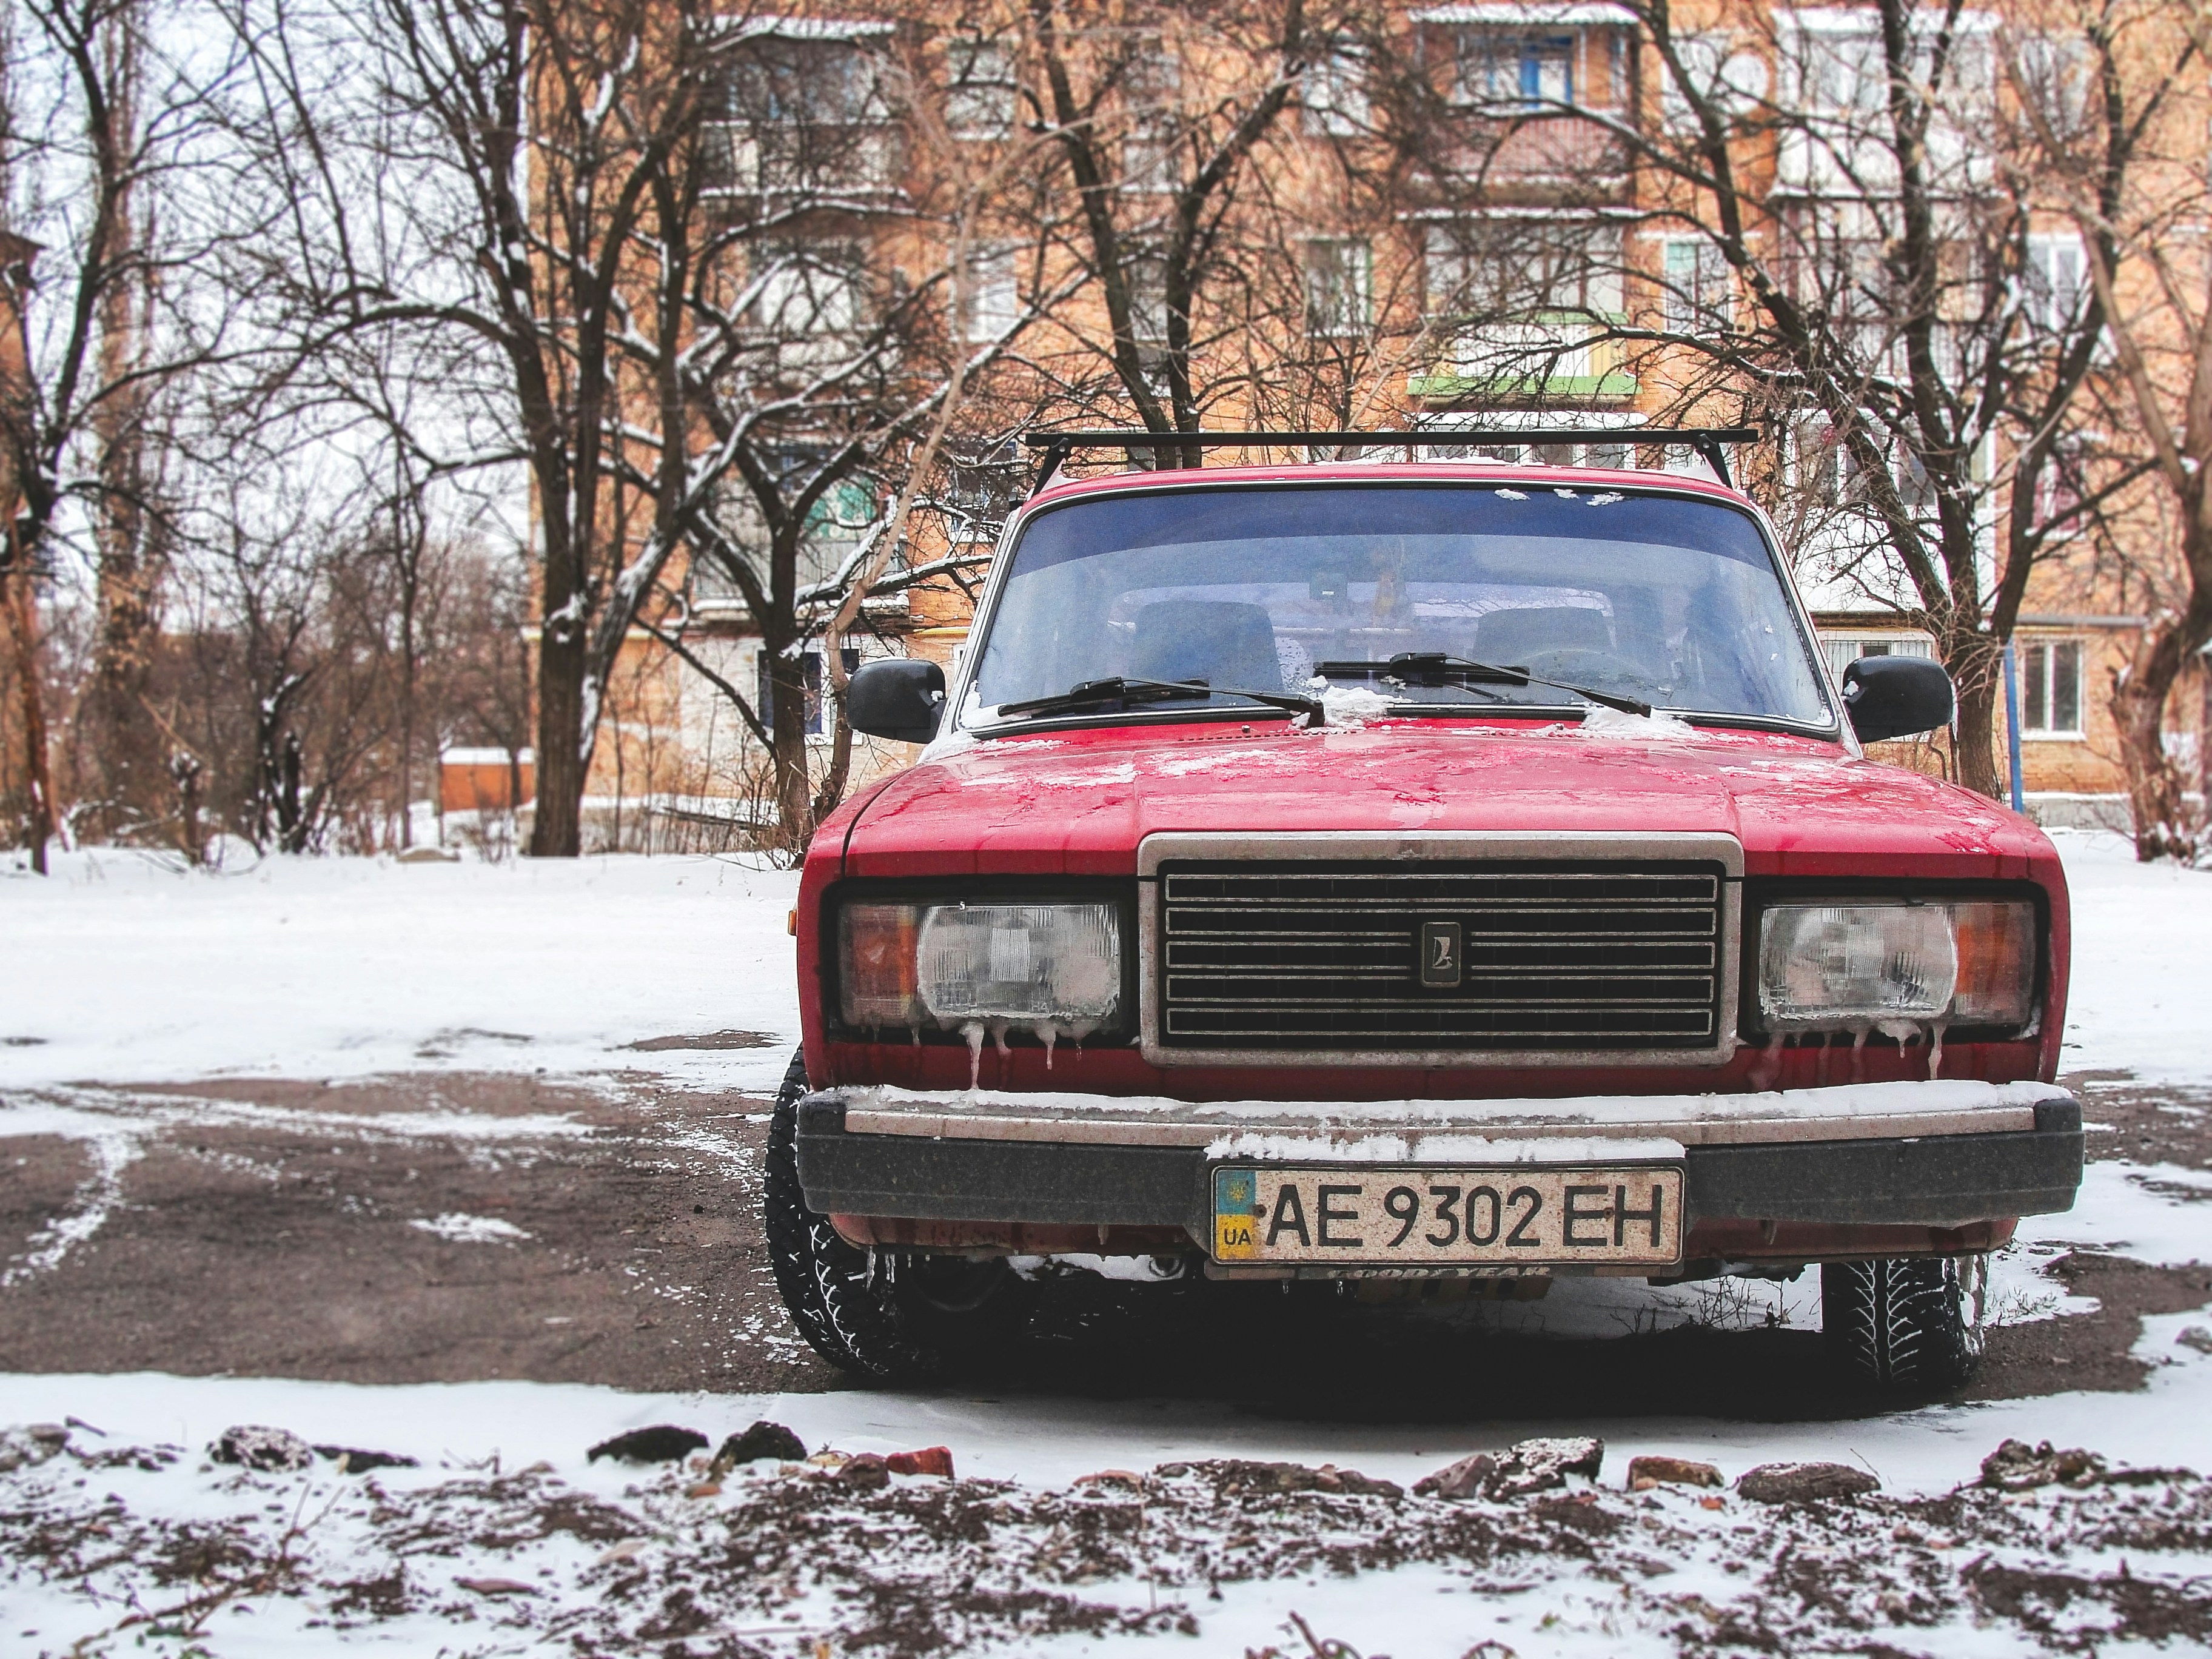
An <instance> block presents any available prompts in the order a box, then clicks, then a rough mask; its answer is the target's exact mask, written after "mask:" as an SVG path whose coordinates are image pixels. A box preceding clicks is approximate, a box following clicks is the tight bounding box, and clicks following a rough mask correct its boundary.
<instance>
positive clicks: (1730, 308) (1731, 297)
mask: <svg viewBox="0 0 2212 1659" xmlns="http://www.w3.org/2000/svg"><path fill="white" fill-rule="evenodd" d="M1678 256H1687V257H1686V258H1679V257H1678ZM1682 264H1686V265H1687V266H1688V269H1687V270H1678V269H1677V267H1678V266H1679V265H1682ZM1659 269H1660V273H1661V275H1662V277H1663V278H1664V279H1665V285H1664V286H1663V288H1662V289H1661V291H1660V299H1661V310H1662V313H1663V314H1664V316H1665V319H1666V323H1667V326H1668V329H1669V330H1670V331H1673V332H1674V333H1677V334H1690V333H1695V332H1697V331H1699V330H1701V329H1711V328H1712V327H1714V326H1715V325H1717V326H1718V327H1719V328H1720V329H1722V330H1723V331H1726V330H1728V329H1730V328H1733V327H1734V326H1735V283H1734V282H1733V280H1732V273H1731V272H1730V271H1729V263H1728V260H1727V259H1726V258H1724V257H1723V255H1722V252H1721V251H1720V249H1719V248H1717V247H1716V246H1714V245H1713V242H1712V240H1711V238H1710V237H1705V236H1669V237H1668V238H1667V240H1666V241H1665V242H1664V243H1663V244H1662V247H1661V251H1660V256H1659Z"/></svg>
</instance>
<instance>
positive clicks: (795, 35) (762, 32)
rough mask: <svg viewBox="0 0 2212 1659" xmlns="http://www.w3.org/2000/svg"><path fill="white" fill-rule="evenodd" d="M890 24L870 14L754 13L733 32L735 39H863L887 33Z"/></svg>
mask: <svg viewBox="0 0 2212 1659" xmlns="http://www.w3.org/2000/svg"><path fill="white" fill-rule="evenodd" d="M891 28H892V26H891V25H890V24H889V23H884V22H879V21H876V20H874V19H872V18H860V17H853V18H846V17H755V18H752V19H750V20H749V21H747V22H746V23H745V24H744V26H743V27H740V28H738V30H737V31H736V33H735V38H736V39H738V40H868V39H871V38H872V37H874V36H876V35H879V34H889V33H890V32H891Z"/></svg>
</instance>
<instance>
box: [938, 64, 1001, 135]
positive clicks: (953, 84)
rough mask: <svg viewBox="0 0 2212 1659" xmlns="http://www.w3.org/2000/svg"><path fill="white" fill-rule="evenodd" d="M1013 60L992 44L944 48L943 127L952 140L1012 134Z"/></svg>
mask: <svg viewBox="0 0 2212 1659" xmlns="http://www.w3.org/2000/svg"><path fill="white" fill-rule="evenodd" d="M1017 94H1018V84H1017V82H1015V79H1014V57H1013V54H1012V52H1009V51H1007V50H1006V47H1005V46H1001V45H1000V44H999V43H998V42H997V41H995V40H951V41H947V42H946V43H945V129H946V131H949V132H951V135H952V136H953V137H955V138H1004V137H1006V136H1007V135H1008V134H1009V133H1011V132H1012V131H1013V130H1014V106H1015V99H1016V96H1017Z"/></svg>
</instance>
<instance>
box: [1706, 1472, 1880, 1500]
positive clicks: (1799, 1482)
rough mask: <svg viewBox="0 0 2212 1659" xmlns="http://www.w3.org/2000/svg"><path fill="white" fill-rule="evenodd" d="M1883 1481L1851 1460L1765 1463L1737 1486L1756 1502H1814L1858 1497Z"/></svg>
mask: <svg viewBox="0 0 2212 1659" xmlns="http://www.w3.org/2000/svg"><path fill="white" fill-rule="evenodd" d="M1880 1487H1881V1481H1879V1480H1875V1478H1874V1476H1872V1475H1870V1474H1868V1473H1867V1472H1866V1471H1865V1470H1864V1469H1856V1468H1852V1467H1851V1466H1850V1464H1849V1463H1761V1464H1760V1465H1759V1467H1758V1468H1755V1469H1750V1470H1747V1471H1746V1472H1745V1473H1744V1474H1743V1476H1742V1477H1741V1479H1740V1480H1737V1482H1736V1483H1735V1489H1736V1490H1737V1491H1738V1492H1741V1493H1742V1494H1743V1495H1744V1496H1745V1497H1746V1498H1749V1499H1751V1501H1752V1502H1753V1503H1754V1504H1810V1503H1815V1502H1818V1501H1819V1500H1820V1499H1822V1498H1857V1497H1858V1496H1859V1495H1860V1494H1861V1493H1863V1492H1874V1491H1876V1490H1878V1489H1879V1488H1880Z"/></svg>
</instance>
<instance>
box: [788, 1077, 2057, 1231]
mask: <svg viewBox="0 0 2212 1659" xmlns="http://www.w3.org/2000/svg"><path fill="white" fill-rule="evenodd" d="M797 1152H798V1165H799V1184H800V1187H801V1188H802V1190H803V1191H804V1192H805V1196H806V1202H807V1205H808V1206H809V1207H810V1208H811V1209H813V1210H816V1211H817V1212H823V1213H826V1214H828V1215H830V1216H832V1217H833V1218H836V1224H837V1225H838V1226H839V1228H840V1230H841V1231H844V1232H845V1233H846V1234H847V1235H848V1237H854V1238H855V1240H856V1241H859V1242H866V1243H902V1244H911V1245H917V1246H933V1247H937V1248H944V1249H990V1248H994V1247H995V1248H1001V1249H1009V1250H1022V1251H1026V1250H1039V1251H1045V1252H1049V1251H1052V1250H1054V1249H1058V1250H1070V1251H1072V1250H1082V1249H1091V1250H1102V1249H1103V1250H1109V1251H1114V1252H1115V1253H1119V1250H1117V1249H1116V1246H1117V1244H1118V1245H1119V1246H1120V1247H1121V1249H1127V1250H1130V1251H1135V1250H1139V1249H1170V1248H1174V1247H1175V1243H1176V1239H1177V1238H1178V1236H1180V1237H1182V1239H1184V1240H1186V1241H1187V1242H1186V1243H1183V1244H1182V1246H1181V1247H1182V1248H1184V1249H1192V1248H1197V1249H1203V1248H1204V1242H1205V1241H1206V1239H1208V1238H1209V1237H1211V1236H1212V1170H1213V1168H1214V1167H1215V1166H1216V1165H1218V1164H1222V1163H1225V1162H1250V1161H1253V1160H1255V1159H1273V1160H1276V1161H1285V1160H1289V1161H1295V1162H1297V1163H1298V1164H1315V1163H1323V1164H1326V1163H1330V1162H1334V1161H1339V1160H1341V1161H1344V1162H1346V1163H1348V1164H1350V1163H1358V1164H1376V1163H1384V1164H1424V1163H1425V1164H1459V1165H1471V1164H1488V1163H1492V1162H1507V1163H1546V1162H1557V1163H1588V1162H1591V1161H1597V1160H1603V1159H1606V1158H1622V1157H1632V1158H1639V1159H1649V1158H1654V1157H1658V1158H1667V1159H1669V1160H1673V1159H1677V1158H1679V1160H1680V1163H1681V1164H1682V1166H1683V1170H1684V1175H1685V1197H1684V1201H1685V1205H1686V1217H1687V1219H1688V1221H1689V1223H1690V1236H1689V1238H1688V1241H1687V1243H1686V1255H1687V1256H1688V1258H1689V1259H1690V1260H1692V1261H1711V1260H1727V1261H1739V1260H1741V1261H1757V1260H1762V1259H1763V1260H1785V1261H1786V1260H1791V1259H1795V1260H1814V1259H1828V1258H1832V1257H1838V1256H1846V1255H1911V1254H1917V1253H1924V1252H1928V1251H1938V1252H1942V1251H1948V1250H1960V1249H1985V1248H1988V1247H1989V1246H1990V1245H1991V1244H1994V1243H2002V1239H2003V1237H2005V1236H2008V1233H2009V1223H2010V1222H2011V1221H2012V1220H2014V1219H2015V1218H2019V1217H2021V1216H2027V1215H2041V1214H2049V1213H2054V1212H2060V1211H2063V1210H2067V1209H2069V1208H2071V1207H2072V1206H2073V1203H2074V1194H2075V1188H2077V1187H2078V1186H2079V1185H2080V1183H2081V1108H2080V1107H2079V1106H2078V1105H2077V1104H2076V1103H2075V1101H2074V1100H2073V1098H2072V1097H2070V1096H2069V1095H2067V1094H2066V1093H2065V1092H2064V1091H2063V1090H2059V1089H2057V1088H2053V1087H2051V1086H2050V1085H2042V1084H1985V1083H1974V1082H1968V1081H1953V1080H1945V1081H1939V1082H1932V1083H1887V1084H1872V1085H1847V1086H1845V1087H1842V1088H1835V1089H1807V1090H1796V1091H1785V1092H1781V1093H1770V1094H1763V1095H1739V1096H1723V1095H1703V1096H1656V1097H1613V1098H1601V1099H1589V1100H1559V1101H1455V1102H1441V1101H1420V1102H1412V1101H1408V1102H1391V1103H1375V1102H1364V1103H1350V1102H1347V1103H1301V1104H1297V1105H1285V1104H1276V1103H1256V1102H1238V1103H1224V1104H1214V1105H1195V1104H1190V1103H1178V1102H1169V1101H1127V1100H1122V1099H1119V1098H1115V1097H1102V1096H1074V1095H1044V1096H1036V1097H1008V1096H1000V1095H991V1094H958V1093H938V1094H924V1093H916V1092H910V1091H901V1090H888V1089H849V1090H838V1089H831V1090H825V1091H821V1092H819V1093H817V1094H813V1095H810V1096H808V1097H806V1098H805V1100H804V1101H803V1102H802V1103H800V1106H799V1122H798V1147H797Z"/></svg>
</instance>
